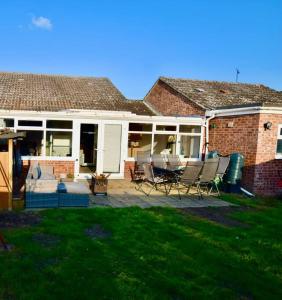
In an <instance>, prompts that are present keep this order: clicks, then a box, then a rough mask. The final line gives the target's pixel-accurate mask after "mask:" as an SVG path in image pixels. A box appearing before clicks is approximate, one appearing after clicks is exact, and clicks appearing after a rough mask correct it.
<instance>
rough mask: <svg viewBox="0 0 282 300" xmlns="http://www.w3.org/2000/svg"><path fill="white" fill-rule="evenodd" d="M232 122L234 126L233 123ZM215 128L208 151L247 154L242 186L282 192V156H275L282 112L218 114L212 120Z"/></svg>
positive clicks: (274, 192) (262, 192) (258, 192)
mask: <svg viewBox="0 0 282 300" xmlns="http://www.w3.org/2000/svg"><path fill="white" fill-rule="evenodd" d="M267 121H270V122H272V124H273V126H272V128H271V130H264V126H263V124H264V123H266V122H267ZM232 123H233V127H229V126H231V125H232ZM210 124H213V125H215V127H216V128H210V135H209V138H210V145H209V151H212V150H218V151H219V152H220V153H221V154H223V155H227V154H230V153H232V152H239V153H242V154H243V155H244V157H245V167H244V172H243V181H242V183H243V186H244V187H245V188H247V189H248V190H250V191H252V192H254V193H255V194H261V195H277V194H281V193H282V189H281V188H279V186H278V182H279V180H280V177H279V173H278V170H279V169H280V170H282V160H277V159H275V153H276V144H277V131H278V124H282V115H274V114H252V115H241V116H229V117H219V118H215V119H213V120H211V121H210Z"/></svg>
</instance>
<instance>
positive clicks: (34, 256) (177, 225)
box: [0, 196, 282, 300]
mask: <svg viewBox="0 0 282 300" xmlns="http://www.w3.org/2000/svg"><path fill="white" fill-rule="evenodd" d="M223 198H224V200H227V201H232V202H236V203H241V204H243V205H248V207H250V208H249V209H246V210H241V211H237V212H234V213H232V215H231V217H232V218H234V219H236V220H237V221H239V222H241V223H242V225H244V224H245V226H237V227H232V226H229V227H227V226H225V225H222V224H219V223H217V222H213V221H210V220H208V219H206V218H203V217H199V216H196V215H194V214H190V213H187V212H183V211H180V210H177V209H169V208H151V209H140V208H137V207H132V208H123V209H117V208H114V209H113V208H94V209H52V210H44V211H41V212H40V215H41V216H42V220H41V222H40V223H39V224H37V225H34V226H30V227H24V228H9V229H3V230H2V232H3V233H4V234H5V237H6V239H7V240H8V242H9V243H10V244H12V245H14V248H13V250H12V251H10V252H4V251H0V299H29V300H30V299H188V298H190V299H191V298H201V299H202V298H209V299H213V298H220V299H282V202H280V203H279V202H278V201H275V200H273V201H270V200H268V201H263V200H247V199H245V198H244V199H243V198H241V199H240V198H236V199H235V198H234V196H223ZM215 210H216V208H215ZM0 219H1V214H0Z"/></svg>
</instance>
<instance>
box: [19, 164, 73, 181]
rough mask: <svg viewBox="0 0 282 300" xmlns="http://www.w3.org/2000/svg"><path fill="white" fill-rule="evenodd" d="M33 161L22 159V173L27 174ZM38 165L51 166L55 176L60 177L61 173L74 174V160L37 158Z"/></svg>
mask: <svg viewBox="0 0 282 300" xmlns="http://www.w3.org/2000/svg"><path fill="white" fill-rule="evenodd" d="M33 162H35V161H28V160H25V161H23V173H24V174H27V172H28V168H29V166H30V163H33ZM38 163H39V165H43V166H53V167H54V174H55V176H56V178H59V177H60V174H61V173H64V174H72V175H74V161H69V160H67V161H64V160H62V161H57V160H39V161H38Z"/></svg>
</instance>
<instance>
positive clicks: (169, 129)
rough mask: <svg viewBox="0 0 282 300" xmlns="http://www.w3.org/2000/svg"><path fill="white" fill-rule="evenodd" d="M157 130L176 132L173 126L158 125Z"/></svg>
mask: <svg viewBox="0 0 282 300" xmlns="http://www.w3.org/2000/svg"><path fill="white" fill-rule="evenodd" d="M156 130H158V131H176V126H171V125H157V126H156Z"/></svg>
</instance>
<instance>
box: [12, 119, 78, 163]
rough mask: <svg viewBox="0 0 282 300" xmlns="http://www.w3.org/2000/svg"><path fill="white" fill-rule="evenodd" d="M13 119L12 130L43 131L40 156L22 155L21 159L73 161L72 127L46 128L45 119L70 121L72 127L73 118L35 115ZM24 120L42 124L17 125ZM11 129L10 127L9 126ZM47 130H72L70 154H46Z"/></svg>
mask: <svg viewBox="0 0 282 300" xmlns="http://www.w3.org/2000/svg"><path fill="white" fill-rule="evenodd" d="M13 119H14V128H13V129H14V131H15V132H17V131H18V130H24V131H42V132H43V143H42V152H41V155H40V156H30V155H26V156H22V160H64V161H73V160H74V159H75V158H74V153H73V135H74V134H73V131H74V130H73V128H72V129H64V128H62V129H61V128H47V120H54V121H57V120H58V121H72V127H74V120H73V119H61V118H56V117H50V118H48V117H47V118H36V117H26V118H13ZM21 120H24V121H42V126H41V127H38V126H19V125H18V122H19V121H21ZM11 129H12V128H11ZM47 131H53V132H54V131H60V132H72V148H71V150H72V155H71V156H49V155H48V156H46V136H47V134H46V133H47Z"/></svg>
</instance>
